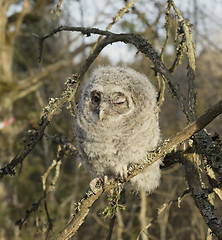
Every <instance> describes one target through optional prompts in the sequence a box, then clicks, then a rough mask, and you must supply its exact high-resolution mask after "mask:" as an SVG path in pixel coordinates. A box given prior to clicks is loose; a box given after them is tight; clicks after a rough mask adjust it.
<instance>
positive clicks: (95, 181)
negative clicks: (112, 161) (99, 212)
mask: <svg viewBox="0 0 222 240" xmlns="http://www.w3.org/2000/svg"><path fill="white" fill-rule="evenodd" d="M107 182H108V177H107V176H104V178H103V177H101V176H99V177H96V178H94V179H93V180H92V181H91V182H90V183H89V187H90V189H91V190H92V192H93V193H94V194H96V193H97V191H98V189H99V188H100V187H101V184H102V185H104V186H105V185H106V183H107Z"/></svg>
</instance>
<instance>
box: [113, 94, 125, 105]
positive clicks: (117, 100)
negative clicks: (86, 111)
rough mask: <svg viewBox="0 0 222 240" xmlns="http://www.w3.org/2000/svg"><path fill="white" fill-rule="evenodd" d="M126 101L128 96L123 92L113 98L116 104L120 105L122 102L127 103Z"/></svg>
mask: <svg viewBox="0 0 222 240" xmlns="http://www.w3.org/2000/svg"><path fill="white" fill-rule="evenodd" d="M126 101H127V99H126V96H124V95H123V94H119V95H117V96H115V97H114V98H113V100H112V102H113V103H114V104H118V105H121V104H123V103H125V102H126Z"/></svg>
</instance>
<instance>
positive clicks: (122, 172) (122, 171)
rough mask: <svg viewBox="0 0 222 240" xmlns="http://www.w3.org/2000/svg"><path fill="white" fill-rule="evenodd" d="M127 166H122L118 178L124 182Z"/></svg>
mask: <svg viewBox="0 0 222 240" xmlns="http://www.w3.org/2000/svg"><path fill="white" fill-rule="evenodd" d="M127 174H128V173H127V165H125V166H122V170H121V172H120V178H121V179H123V180H126V179H127Z"/></svg>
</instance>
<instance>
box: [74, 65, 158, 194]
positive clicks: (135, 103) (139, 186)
mask: <svg viewBox="0 0 222 240" xmlns="http://www.w3.org/2000/svg"><path fill="white" fill-rule="evenodd" d="M156 97H157V96H156V91H155V88H154V87H153V85H152V84H151V83H150V81H149V80H148V79H147V77H146V76H145V75H143V74H141V73H138V72H136V71H134V70H133V69H130V68H121V67H99V68H97V69H96V70H95V71H94V73H93V74H92V77H91V78H90V79H89V80H88V82H87V84H86V85H85V88H84V89H83V92H82V95H81V99H80V101H79V103H78V106H77V109H78V113H77V117H76V120H75V122H74V134H75V135H76V141H77V147H78V149H79V154H80V161H81V162H82V164H83V166H84V167H85V169H86V170H88V171H89V172H90V174H91V175H92V176H93V177H95V176H108V177H110V176H114V177H115V176H118V175H120V176H125V175H126V171H127V166H128V165H129V164H130V163H140V162H142V161H143V160H144V159H145V158H146V155H147V152H148V151H151V150H154V149H155V148H156V147H157V145H158V144H159V142H160V129H159V119H158V108H157V103H156ZM160 164H161V160H158V161H156V162H155V163H153V164H152V165H150V166H149V167H147V168H146V169H145V170H144V171H143V172H141V173H139V174H138V175H137V176H135V177H134V178H132V179H131V181H130V188H131V189H132V190H134V191H136V192H137V191H140V190H145V191H146V192H147V193H148V194H149V193H151V192H152V191H153V190H154V189H155V188H156V187H157V186H158V185H159V180H160Z"/></svg>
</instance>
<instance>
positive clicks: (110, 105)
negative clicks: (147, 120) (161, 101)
mask: <svg viewBox="0 0 222 240" xmlns="http://www.w3.org/2000/svg"><path fill="white" fill-rule="evenodd" d="M79 104H80V106H79V108H80V109H81V111H82V112H84V115H85V117H86V118H87V120H88V121H89V122H107V121H112V122H113V121H114V122H120V121H121V119H123V118H125V119H126V116H130V117H131V116H133V115H135V116H136V115H137V114H139V113H140V112H142V111H144V110H145V111H147V107H148V108H150V110H151V109H152V108H154V107H155V106H156V93H155V89H154V87H153V86H152V84H151V83H150V82H149V80H148V79H147V78H146V76H145V75H142V74H140V73H138V72H136V71H134V70H133V69H130V68H120V67H99V68H97V69H96V70H95V71H94V73H93V75H92V77H91V78H90V79H89V81H88V82H87V84H86V86H85V88H84V90H83V93H82V99H81V101H80V103H79Z"/></svg>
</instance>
